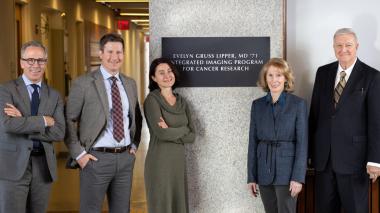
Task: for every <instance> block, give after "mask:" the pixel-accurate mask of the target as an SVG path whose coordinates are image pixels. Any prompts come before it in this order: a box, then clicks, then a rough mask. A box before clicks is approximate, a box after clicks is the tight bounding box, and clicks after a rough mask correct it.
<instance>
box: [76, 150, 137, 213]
mask: <svg viewBox="0 0 380 213" xmlns="http://www.w3.org/2000/svg"><path fill="white" fill-rule="evenodd" d="M90 154H92V155H94V156H95V157H96V158H97V159H98V160H97V161H89V162H88V163H87V165H86V166H85V167H84V168H83V169H82V170H80V212H81V213H97V212H99V213H100V212H101V210H102V204H103V200H104V197H105V195H106V194H107V200H108V206H109V212H110V213H128V212H129V209H130V196H131V188H132V174H133V166H134V163H135V156H134V155H132V154H129V152H128V151H125V152H123V153H108V152H99V151H91V152H90Z"/></svg>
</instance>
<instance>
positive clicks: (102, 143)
mask: <svg viewBox="0 0 380 213" xmlns="http://www.w3.org/2000/svg"><path fill="white" fill-rule="evenodd" d="M99 56H100V59H101V66H100V68H99V69H98V70H96V71H94V72H90V73H87V74H85V75H83V76H81V77H79V78H78V79H76V80H75V81H74V82H73V84H72V87H71V91H70V95H69V98H68V102H67V109H66V110H67V111H66V115H67V116H66V119H67V126H68V137H67V140H66V141H65V143H66V145H67V147H68V149H69V150H70V154H71V157H72V159H74V160H73V161H71V163H69V165H71V166H74V165H75V163H76V164H78V165H79V167H80V168H81V169H80V212H81V213H87V212H88V213H95V212H101V209H102V203H103V200H104V197H105V194H107V199H108V204H109V211H110V212H111V213H116V212H118V213H119V212H129V208H130V206H129V200H130V194H131V186H132V172H133V166H134V162H135V153H136V149H137V147H138V145H139V143H140V136H141V125H142V116H141V112H140V106H139V102H138V98H137V89H136V83H135V81H134V80H132V79H131V78H128V77H126V76H125V75H123V74H121V73H120V68H121V66H122V62H123V59H124V40H123V39H122V38H121V37H120V35H118V34H106V35H104V36H103V37H102V38H101V39H100V51H99Z"/></svg>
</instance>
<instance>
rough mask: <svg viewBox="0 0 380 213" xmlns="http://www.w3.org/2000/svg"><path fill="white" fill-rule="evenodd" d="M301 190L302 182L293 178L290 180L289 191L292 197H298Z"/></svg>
mask: <svg viewBox="0 0 380 213" xmlns="http://www.w3.org/2000/svg"><path fill="white" fill-rule="evenodd" d="M301 190H302V183H299V182H297V181H293V180H292V181H290V186H289V191H290V195H291V196H292V197H297V195H298V194H299V193H300V192H301Z"/></svg>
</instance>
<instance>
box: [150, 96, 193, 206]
mask: <svg viewBox="0 0 380 213" xmlns="http://www.w3.org/2000/svg"><path fill="white" fill-rule="evenodd" d="M175 95H176V103H175V104H174V105H173V106H171V105H169V103H168V102H167V101H166V100H165V98H164V97H163V96H162V95H161V94H160V90H158V89H157V90H154V91H152V92H150V93H149V95H148V97H147V98H146V99H145V102H144V112H145V117H146V120H147V123H148V127H149V132H150V142H149V149H148V153H147V155H146V160H145V187H146V196H147V203H148V212H149V213H187V212H188V205H187V186H186V174H185V147H184V144H185V143H192V142H194V138H195V134H194V128H193V125H192V122H191V117H190V112H189V108H188V105H187V103H186V101H185V100H184V99H183V98H182V97H181V96H179V95H178V94H175ZM160 117H162V118H163V119H164V120H165V122H166V124H167V125H168V126H169V128H166V129H163V128H160V127H159V126H158V122H159V121H160Z"/></svg>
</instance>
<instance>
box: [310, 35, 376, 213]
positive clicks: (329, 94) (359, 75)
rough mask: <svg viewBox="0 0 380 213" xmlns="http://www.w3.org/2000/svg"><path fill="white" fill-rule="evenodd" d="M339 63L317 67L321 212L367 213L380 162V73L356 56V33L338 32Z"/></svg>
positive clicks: (314, 128) (313, 138)
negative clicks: (341, 210) (369, 190)
mask: <svg viewBox="0 0 380 213" xmlns="http://www.w3.org/2000/svg"><path fill="white" fill-rule="evenodd" d="M333 46H334V51H335V56H336V58H337V59H338V61H336V62H333V63H331V64H327V65H324V66H322V67H320V68H319V69H318V71H317V75H316V79H315V84H314V90H313V96H312V101H311V109H310V117H309V122H310V123H309V124H310V142H311V145H312V147H313V153H312V162H313V164H314V167H315V169H316V188H315V193H316V196H315V199H316V205H315V206H316V212H318V213H320V212H323V213H328V212H331V213H335V212H340V209H341V208H342V207H343V209H344V212H366V213H367V212H368V183H369V179H368V175H367V174H366V166H367V172H368V174H369V175H370V178H372V179H373V180H376V178H377V174H378V171H379V168H378V167H379V166H380V165H379V163H380V141H379V139H380V110H379V109H380V98H379V94H380V74H379V72H378V71H377V70H375V69H374V68H372V67H370V66H368V65H366V64H365V63H363V62H361V61H360V60H359V59H358V58H357V56H356V51H357V49H358V46H359V44H358V41H357V37H356V34H355V32H354V31H352V29H349V28H343V29H339V30H338V31H336V33H335V35H334V44H333Z"/></svg>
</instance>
